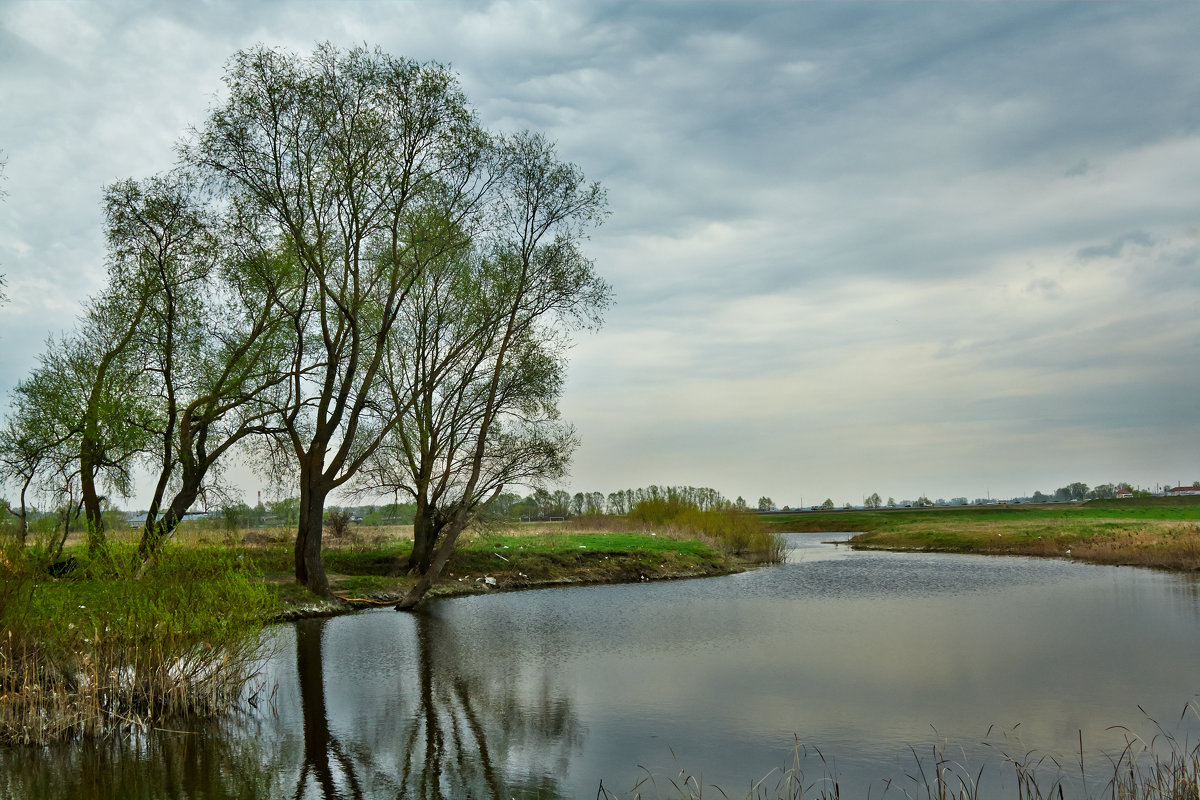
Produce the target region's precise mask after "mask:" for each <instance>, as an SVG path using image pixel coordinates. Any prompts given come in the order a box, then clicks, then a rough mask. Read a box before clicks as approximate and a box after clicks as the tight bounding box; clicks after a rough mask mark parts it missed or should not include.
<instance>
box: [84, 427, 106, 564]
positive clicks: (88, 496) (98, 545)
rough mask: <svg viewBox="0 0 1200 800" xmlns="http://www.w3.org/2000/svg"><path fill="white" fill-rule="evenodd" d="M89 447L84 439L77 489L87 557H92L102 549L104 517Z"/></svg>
mask: <svg viewBox="0 0 1200 800" xmlns="http://www.w3.org/2000/svg"><path fill="white" fill-rule="evenodd" d="M91 450H92V448H91V445H90V443H89V442H88V441H87V440H86V439H85V440H84V442H83V445H82V446H81V448H80V454H79V487H80V493H81V494H82V497H81V499H80V502H81V503H82V504H83V520H84V527H85V528H86V534H87V543H88V555H90V556H94V555H96V554H97V553H98V552H100V550H102V549H103V548H104V516H103V514H102V513H101V511H100V495H99V494H98V493H97V492H96V473H95V463H96V462H95V460H94V459H93V458H92V456H91Z"/></svg>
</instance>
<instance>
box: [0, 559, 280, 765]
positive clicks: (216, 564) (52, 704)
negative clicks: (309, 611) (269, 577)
mask: <svg viewBox="0 0 1200 800" xmlns="http://www.w3.org/2000/svg"><path fill="white" fill-rule="evenodd" d="M68 552H69V553H70V554H71V556H70V558H71V560H68V561H66V562H59V564H58V567H57V569H55V570H54V571H55V572H58V573H60V574H61V577H52V576H51V574H50V571H51V567H52V566H53V565H52V564H50V563H48V562H47V561H46V560H45V558H44V555H45V552H44V550H43V549H42V548H40V547H37V546H35V547H33V548H24V547H22V546H21V545H19V544H16V543H13V542H8V543H6V544H5V545H4V547H3V549H2V550H0V622H2V623H3V625H2V627H3V631H4V634H3V637H0V743H26V744H30V743H43V742H48V741H52V740H55V739H70V738H75V737H80V736H98V735H105V734H110V733H116V732H121V731H128V730H130V729H139V728H145V727H146V726H148V725H158V724H162V723H163V722H164V721H166V720H170V719H172V718H174V717H179V716H189V717H204V716H211V715H215V714H219V713H221V712H223V711H226V710H227V709H229V708H230V707H231V706H233V705H234V704H235V702H236V701H237V699H238V698H239V697H243V696H244V695H243V690H244V689H245V688H246V686H247V683H248V682H250V681H252V680H253V678H254V677H255V674H256V670H257V667H258V664H259V663H260V656H261V653H260V651H259V650H260V639H259V631H260V630H261V627H262V620H263V618H264V616H265V615H266V614H267V613H268V612H269V610H270V608H271V603H272V599H271V596H270V593H269V592H268V591H267V589H266V587H265V586H264V584H263V581H262V579H261V577H260V576H259V575H258V574H257V573H255V572H254V570H253V569H252V568H251V567H250V566H249V565H248V564H247V563H246V561H245V559H240V558H238V556H237V554H236V553H234V552H232V551H230V550H227V549H223V548H218V547H193V548H172V549H170V550H168V551H167V552H165V553H164V554H163V555H162V557H161V559H160V561H159V563H158V565H157V566H156V568H155V569H154V570H152V571H151V572H149V573H148V574H147V575H146V576H145V577H144V578H143V579H141V580H138V579H136V578H135V572H136V568H137V566H138V565H139V564H140V561H139V560H138V559H137V556H136V551H135V549H134V548H133V547H132V546H131V545H114V546H112V547H111V548H110V549H108V550H106V551H105V552H103V553H102V554H101V555H100V556H98V557H97V558H95V559H93V560H89V559H88V556H87V554H86V547H83V546H80V545H75V546H74V547H70V548H68Z"/></svg>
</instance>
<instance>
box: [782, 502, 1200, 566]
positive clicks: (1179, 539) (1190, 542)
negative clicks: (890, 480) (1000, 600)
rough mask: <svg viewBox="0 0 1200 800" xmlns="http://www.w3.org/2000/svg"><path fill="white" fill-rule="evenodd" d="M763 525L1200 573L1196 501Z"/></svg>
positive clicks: (892, 545) (820, 518)
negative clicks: (847, 532) (1197, 571)
mask: <svg viewBox="0 0 1200 800" xmlns="http://www.w3.org/2000/svg"><path fill="white" fill-rule="evenodd" d="M767 519H769V522H768V523H767V524H768V525H769V526H770V527H771V528H772V529H774V530H787V531H855V532H859V533H858V535H857V536H855V537H854V538H853V539H851V543H852V544H853V545H854V546H855V547H861V548H873V549H888V550H931V551H940V552H953V553H987V554H1001V555H1028V556H1057V557H1067V558H1073V559H1079V560H1085V561H1092V562H1096V563H1102V564H1123V565H1131V566H1144V567H1154V568H1158V569H1170V570H1182V571H1194V570H1198V569H1200V497H1165V498H1159V497H1154V498H1139V499H1131V500H1092V501H1089V502H1087V503H1079V504H1074V503H1071V504H1045V505H1039V504H1028V505H1024V504H1023V505H1011V506H982V507H976V506H967V507H961V508H926V509H887V510H880V511H844V512H807V513H799V514H791V515H784V514H780V515H775V516H773V517H769V518H767Z"/></svg>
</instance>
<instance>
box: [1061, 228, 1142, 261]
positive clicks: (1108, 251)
mask: <svg viewBox="0 0 1200 800" xmlns="http://www.w3.org/2000/svg"><path fill="white" fill-rule="evenodd" d="M1127 244H1132V245H1137V246H1139V247H1152V246H1153V245H1154V239H1153V238H1152V237H1151V236H1150V234H1148V233H1146V232H1145V231H1132V232H1130V233H1125V234H1122V235H1121V236H1118V237H1117V238H1115V239H1113V240H1112V241H1111V242H1109V243H1108V244H1094V245H1090V246H1089V247H1081V248H1080V249H1079V250H1078V251H1077V252H1076V253H1075V257H1076V258H1078V259H1079V260H1081V261H1091V260H1092V259H1094V258H1116V257H1117V256H1119V255H1121V252H1122V251H1123V250H1124V249H1125V245H1127Z"/></svg>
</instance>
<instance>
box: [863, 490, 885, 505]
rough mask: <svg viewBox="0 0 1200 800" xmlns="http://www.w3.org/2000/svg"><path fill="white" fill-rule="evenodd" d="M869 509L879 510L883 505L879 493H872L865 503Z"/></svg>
mask: <svg viewBox="0 0 1200 800" xmlns="http://www.w3.org/2000/svg"><path fill="white" fill-rule="evenodd" d="M864 505H865V506H866V507H867V508H879V507H880V506H881V505H883V500H882V499H881V498H880V497H879V492H872V493H871V496H870V497H868V498H867V499H866V501H865V503H864Z"/></svg>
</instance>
